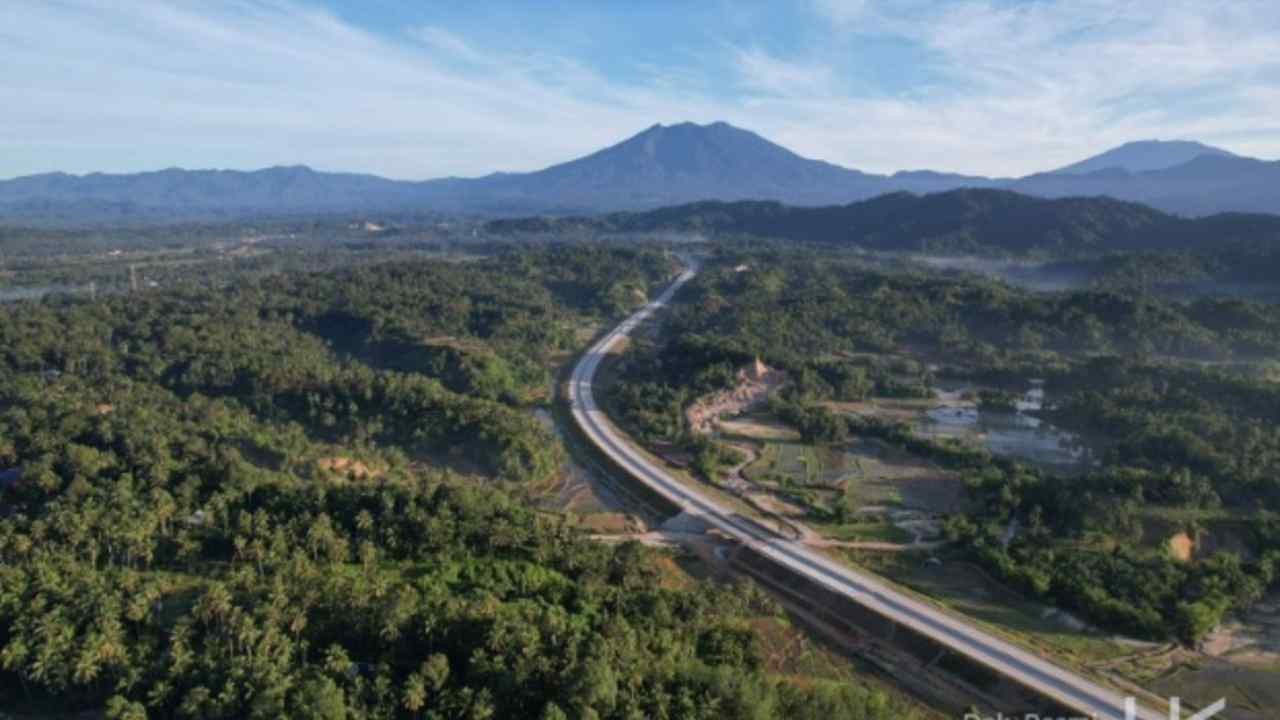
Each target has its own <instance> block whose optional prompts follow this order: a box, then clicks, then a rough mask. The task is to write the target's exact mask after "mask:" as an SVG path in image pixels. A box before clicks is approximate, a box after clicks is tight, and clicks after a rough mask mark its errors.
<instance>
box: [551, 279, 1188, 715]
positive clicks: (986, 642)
mask: <svg viewBox="0 0 1280 720" xmlns="http://www.w3.org/2000/svg"><path fill="white" fill-rule="evenodd" d="M697 271H698V268H697V266H692V267H690V268H689V269H687V270H685V271H684V272H683V273H682V274H681V275H680V276H679V277H678V278H676V280H675V282H673V283H672V284H671V286H670V287H668V288H667V289H666V290H665V291H664V292H663V293H662V294H661V295H660V296H659V297H658V298H657V299H656V300H654V301H653V302H651V303H649V304H648V305H646V306H645V307H644V308H642V309H640V310H639V311H637V312H636V313H635V314H633V315H631V316H630V317H628V318H627V319H626V320H624V321H623V322H622V324H621V325H619V326H618V327H616V328H615V329H614V330H613V331H612V332H610V333H609V334H607V335H605V336H604V337H603V338H601V339H600V340H599V341H598V342H596V344H595V345H593V346H592V347H591V348H590V349H589V350H587V352H586V353H585V354H584V355H583V356H582V358H581V359H580V360H579V361H578V364H577V365H576V366H575V367H574V370H573V374H572V376H571V377H570V382H569V401H570V405H571V408H572V413H573V417H574V419H575V421H576V422H577V423H578V425H579V426H580V427H581V428H582V431H583V432H584V433H585V434H586V435H587V437H588V438H590V439H591V440H592V442H594V443H595V444H596V445H597V446H598V447H599V449H600V450H601V452H603V453H605V454H606V455H608V456H609V457H610V458H611V459H612V460H613V461H614V462H615V463H616V464H617V465H618V466H619V467H621V468H622V469H624V470H625V471H626V472H627V473H629V474H630V475H632V476H634V477H635V479H637V480H639V481H640V482H643V483H644V484H645V485H647V486H648V487H650V488H651V489H653V490H654V491H655V492H657V493H658V494H660V495H662V496H663V497H664V498H666V499H667V500H668V501H669V502H671V503H672V504H674V505H675V506H676V507H679V508H681V509H683V510H684V512H686V513H689V514H691V515H695V516H698V517H699V518H700V519H701V520H702V521H703V522H705V523H707V524H708V525H710V526H712V527H715V528H717V529H719V530H720V531H721V532H723V533H725V534H726V535H728V536H730V537H732V538H734V539H736V540H737V541H739V542H741V543H744V544H745V545H748V546H750V547H751V548H752V549H753V550H755V551H756V552H757V553H759V554H760V555H763V556H765V557H767V558H769V559H770V560H772V561H774V562H776V563H778V564H779V565H782V566H784V567H786V568H788V569H790V570H791V571H793V572H795V573H798V574H799V575H801V576H803V577H805V578H806V579H808V580H810V581H811V582H814V583H817V584H820V585H822V586H825V587H827V588H829V589H830V590H832V591H834V592H836V593H839V594H841V595H844V596H845V597H848V598H849V599H851V600H853V601H855V602H857V603H859V604H860V605H863V606H865V607H867V608H868V609H870V610H872V611H874V612H876V613H878V614H880V615H881V616H883V617H886V618H888V619H890V620H893V621H894V622H897V623H898V624H900V625H903V626H905V627H908V628H911V629H912V630H914V631H916V632H918V633H919V634H921V635H924V636H926V637H929V638H931V639H932V640H934V641H935V642H937V643H939V644H941V645H943V646H945V647H947V648H949V649H951V650H952V651H954V652H956V653H959V654H961V655H963V656H965V657H968V658H970V659H972V660H974V661H976V662H978V663H981V664H982V665H985V666H987V667H988V668H990V669H992V670H993V671H995V672H996V673H998V674H1000V675H1001V676H1003V677H1006V678H1008V679H1010V680H1013V681H1015V682H1017V683H1020V684H1021V685H1023V686H1025V687H1027V688H1030V689H1031V690H1033V691H1035V692H1036V693H1037V694H1038V695H1040V696H1042V697H1046V698H1052V699H1053V700H1054V701H1056V702H1057V703H1059V704H1061V705H1063V706H1064V707H1067V708H1070V709H1071V710H1073V711H1075V712H1079V713H1082V714H1084V715H1086V716H1092V717H1094V718H1096V719H1097V720H1126V718H1127V717H1128V716H1126V712H1125V708H1126V701H1125V698H1124V697H1123V696H1122V695H1120V694H1119V693H1117V692H1115V691H1113V690H1110V689H1107V688H1104V687H1102V686H1100V685H1099V684H1097V683H1095V682H1093V681H1091V680H1089V679H1087V678H1084V677H1082V676H1080V675H1078V674H1076V673H1074V672H1072V671H1070V670H1067V669H1065V668H1063V667H1060V666H1058V665H1055V664H1053V663H1051V662H1049V661H1047V660H1045V659H1043V658H1041V657H1038V656H1036V655H1035V654H1033V653H1031V652H1028V651H1027V650H1024V649H1022V648H1020V647H1017V646H1015V645H1013V644H1012V643H1009V642H1006V641H1004V640H1002V639H1000V638H998V637H995V636H993V635H991V634H989V633H987V632H986V631H984V630H983V629H981V628H979V627H977V626H975V625H973V624H971V623H969V622H967V621H966V620H964V619H962V618H960V617H957V616H955V615H953V614H951V613H948V612H944V611H942V610H940V609H939V608H937V607H935V606H933V605H930V604H928V603H926V602H923V601H921V600H919V599H916V598H915V597H912V596H911V595H909V594H907V593H905V592H903V591H901V590H898V589H896V588H894V587H893V586H892V585H890V584H888V583H886V582H885V581H883V580H881V579H879V578H877V577H876V576H874V575H872V574H869V573H865V572H861V571H858V570H855V569H853V568H850V567H847V566H844V565H841V564H838V563H836V562H835V561H833V560H830V559H828V558H827V557H825V556H824V555H822V554H821V553H819V552H817V551H814V550H811V549H810V548H808V547H805V546H804V545H802V544H800V543H798V542H795V541H792V540H789V539H786V538H783V537H781V536H779V535H777V534H775V533H773V532H771V531H769V530H768V529H766V528H764V527H762V526H760V525H758V524H757V523H755V522H754V521H751V520H748V519H746V518H744V517H742V516H741V515H739V514H738V513H737V512H735V511H733V510H731V509H728V508H726V507H724V506H722V505H721V504H719V503H717V502H716V501H714V500H712V499H711V498H710V497H708V496H706V495H704V494H703V493H701V492H698V491H697V490H696V489H694V488H693V487H691V486H689V485H687V484H685V483H683V482H681V481H679V480H677V479H676V478H675V477H673V476H672V475H671V474H670V473H668V472H667V471H666V470H665V469H664V468H662V467H661V466H660V465H658V464H657V463H655V462H653V461H652V460H650V459H649V458H648V457H646V456H645V455H644V454H642V453H640V452H638V451H637V450H636V449H635V447H634V446H633V445H631V444H630V442H629V441H628V440H627V439H626V438H625V437H624V436H623V435H622V433H621V432H620V431H619V430H618V429H617V428H616V427H615V426H614V425H613V423H612V422H610V420H609V419H608V418H607V417H606V416H605V414H604V412H603V411H601V409H600V407H599V406H598V405H597V404H596V400H595V396H594V394H593V392H592V381H593V379H594V377H595V374H596V370H597V369H598V368H599V367H600V362H601V361H602V360H603V359H604V357H605V356H606V355H607V354H608V352H609V350H610V349H611V348H612V347H613V346H614V345H616V344H617V343H618V342H620V341H621V340H623V339H624V338H626V337H627V336H628V335H630V334H631V332H632V331H633V330H635V328H636V327H637V326H639V325H640V324H641V323H643V322H644V321H645V320H647V319H648V318H649V317H650V316H652V315H653V314H654V313H655V312H657V311H658V310H659V309H661V308H662V307H664V306H665V305H666V304H667V303H668V302H670V300H671V298H672V297H673V296H674V295H675V294H676V292H678V291H679V290H680V288H681V287H683V286H684V284H685V283H687V282H688V281H689V280H691V279H692V278H693V277H694V275H696V274H697ZM1050 709H1051V708H1044V709H1043V710H1044V711H1045V712H1047V711H1049V710H1050ZM1132 717H1134V718H1135V719H1137V720H1167V718H1166V717H1165V716H1164V715H1163V714H1160V713H1156V712H1155V711H1153V710H1150V709H1149V708H1145V707H1137V708H1136V711H1135V714H1134V715H1133V716H1132Z"/></svg>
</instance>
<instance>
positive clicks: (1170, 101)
mask: <svg viewBox="0 0 1280 720" xmlns="http://www.w3.org/2000/svg"><path fill="white" fill-rule="evenodd" d="M0 68H3V72H0V107H3V108H4V110H3V112H0V177H12V176H17V175H24V174H29V173H35V172H44V171H50V170H63V171H68V172H76V173H82V172H91V171H107V172H132V171H139V170H148V169H157V168H162V167H169V166H181V167H191V168H197V167H199V168H204V167H218V168H239V169H247V168H256V167H263V166H268V165H275V164H297V163H304V164H308V165H311V166H313V167H316V168H320V169H325V170H347V171H355V172H372V173H378V174H383V175H387V176H391V177H399V178H428V177H439V176H445V175H477V174H483V173H487V172H491V171H495V170H505V171H522V170H532V169H537V168H540V167H543V166H546V165H548V164H552V163H555V162H559V161H562V160H566V159H569V158H572V157H575V156H578V155H581V154H584V153H587V152H590V151H593V150H595V149H598V148H600V147H602V146H604V145H607V144H611V143H613V142H616V141H618V140H621V139H622V138H624V137H626V136H628V135H631V134H633V133H635V132H637V131H639V130H641V129H643V128H645V127H648V126H649V125H652V124H654V123H656V122H662V123H674V122H681V121H684V120H692V121H695V122H710V121H713V120H726V121H728V122H731V123H734V124H736V125H740V126H742V127H746V128H748V129H751V130H755V131H756V132H759V133H761V134H762V135H764V136H766V137H768V138H770V139H772V140H775V141H776V142H780V143H782V144H783V145H786V146H787V147H789V148H791V149H793V150H795V151H797V152H799V153H801V154H802V155H806V156H809V157H816V158H821V159H824V160H829V161H831V162H836V163H839V164H842V165H846V166H849V167H854V168H858V169H862V170H867V171H875V172H891V171H895V170H900V169H918V168H931V169H938V170H951V171H959V172H971V173H981V174H988V175H1016V174H1023V173H1028V172H1033V171H1036V170H1043V169H1048V168H1052V167H1057V166H1060V165H1064V164H1067V163H1069V162H1073V161H1075V160H1078V159H1081V158H1083V157H1085V156H1087V155H1090V154H1093V153H1096V152H1098V151H1101V150H1104V149H1106V148H1108V147H1111V146H1114V145H1117V144H1119V143H1122V142H1125V141H1128V140H1136V139H1146V138H1161V139H1174V138H1179V139H1197V140H1201V141H1204V142H1209V143H1213V144H1217V145H1220V146H1223V147H1226V148H1228V149H1230V150H1233V151H1235V152H1239V153H1243V154H1248V155H1254V156H1258V157H1264V158H1268V159H1271V158H1277V157H1280V2H1276V0H1229V1H1225V0H1018V1H1015V0H947V1H945V2H926V1H924V0H792V1H790V2H775V3H750V2H745V1H742V2H730V1H728V0H703V1H701V2H692V3H691V2H676V1H674V0H647V1H646V2H632V1H630V0H628V1H626V2H622V1H616V2H609V1H603V0H597V1H596V2H585V1H583V2H576V1H561V2H552V1H549V0H542V1H539V2H533V1H532V0H525V1H523V2H471V3H453V2H444V1H443V0H440V1H428V0H359V1H357V0H313V1H311V2H303V1H301V0H296V1H295V0H217V1H213V2H202V1H194V2H187V1H184V0H172V1H162V0H128V2H118V1H115V0H4V2H3V3H0Z"/></svg>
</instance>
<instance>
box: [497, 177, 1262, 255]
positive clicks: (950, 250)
mask: <svg viewBox="0 0 1280 720" xmlns="http://www.w3.org/2000/svg"><path fill="white" fill-rule="evenodd" d="M487 229H488V231H489V232H491V233H494V234H518V233H533V234H555V235H558V236H568V237H572V236H574V235H576V234H591V235H598V234H601V233H604V234H608V233H660V232H661V233H705V234H716V235H743V236H752V237H759V238H773V239H783V240H796V241H803V242H810V243H820V244H832V245H844V246H857V247H861V248H864V249H868V250H889V251H914V252H928V253H947V254H968V253H978V254H983V253H1000V254H1003V253H1018V254H1022V253H1029V252H1032V253H1040V254H1042V255H1051V256H1054V257H1063V256H1093V255H1097V254H1099V253H1106V252H1112V251H1120V250H1173V249H1179V250H1201V249H1222V248H1226V247H1242V248H1245V247H1249V248H1268V249H1269V248H1277V249H1280V216H1274V215H1247V214H1240V213H1226V214H1220V215H1214V216H1211V217H1204V218H1183V217H1178V216H1175V215H1170V214H1167V213H1164V212H1161V211H1159V210H1156V209H1153V208H1150V207H1147V206H1145V205H1140V204H1138V203H1131V202H1126V201H1122V200H1114V199H1111V198H1066V199H1046V198H1034V197H1029V196H1027V195H1022V194H1019V193H1015V192H1011V191H1008V190H995V189H971V188H970V189H960V190H950V191H947V192H942V193H934V194H930V195H923V196H920V195H913V194H910V193H891V194H888V195H880V196H878V197H875V198H872V199H870V200H863V201H861V202H856V203H849V204H846V205H832V206H825V207H797V206H792V205H783V204H781V203H778V202H772V201H739V202H719V201H708V202H700V203H691V204H688V205H680V206H674V207H665V208H659V209H656V210H646V211H639V212H618V213H610V214H605V215H597V216H590V217H546V216H542V217H529V218H512V219H501V220H494V221H491V222H490V223H488V225H487Z"/></svg>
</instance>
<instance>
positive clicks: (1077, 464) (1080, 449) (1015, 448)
mask: <svg viewBox="0 0 1280 720" xmlns="http://www.w3.org/2000/svg"><path fill="white" fill-rule="evenodd" d="M973 390H974V388H973V387H972V386H951V387H944V388H942V389H940V391H939V393H938V396H939V399H940V400H942V401H944V403H945V404H944V405H942V406H940V407H936V408H933V409H932V410H929V411H927V412H926V413H925V414H924V417H923V418H922V419H921V420H920V421H919V422H918V423H916V425H915V428H914V429H915V431H916V433H917V434H918V435H920V436H922V437H927V438H935V439H936V438H945V437H953V438H959V439H962V440H968V441H976V442H979V443H981V444H982V445H983V446H985V447H986V448H987V449H988V450H990V451H991V452H993V453H995V454H997V455H1002V456H1007V457H1015V458H1018V459H1021V460H1025V461H1027V462H1029V463H1032V464H1035V465H1039V466H1040V467H1043V468H1045V469H1047V470H1052V471H1054V472H1058V473H1066V474H1080V473H1083V472H1086V471H1088V470H1089V469H1090V468H1091V467H1093V466H1094V465H1096V462H1095V461H1094V458H1093V456H1092V453H1090V451H1089V448H1088V446H1087V445H1086V444H1085V443H1084V442H1083V441H1082V440H1081V439H1080V437H1079V436H1077V435H1075V434H1074V433H1071V432H1068V431H1066V430H1063V429H1061V428H1057V427H1054V426H1053V425H1052V424H1050V423H1049V422H1047V421H1045V420H1042V419H1040V418H1038V417H1036V416H1035V415H1034V414H1033V413H1035V412H1037V411H1039V410H1040V409H1041V408H1043V407H1044V400H1045V397H1044V387H1043V385H1042V384H1041V383H1039V382H1036V383H1034V384H1033V386H1032V388H1031V389H1030V390H1029V391H1028V392H1027V393H1026V394H1025V395H1024V396H1023V397H1022V399H1021V400H1019V401H1018V403H1017V411H1016V412H1010V411H995V410H980V409H978V408H976V407H973V406H972V405H970V404H961V405H959V406H957V403H956V401H957V400H958V399H959V398H960V396H961V395H962V394H964V393H965V392H969V391H973Z"/></svg>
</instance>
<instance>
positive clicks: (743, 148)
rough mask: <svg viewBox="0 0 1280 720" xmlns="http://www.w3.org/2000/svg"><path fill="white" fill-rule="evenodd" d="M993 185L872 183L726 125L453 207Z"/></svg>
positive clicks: (843, 195) (592, 205)
mask: <svg viewBox="0 0 1280 720" xmlns="http://www.w3.org/2000/svg"><path fill="white" fill-rule="evenodd" d="M994 182H996V181H992V180H988V179H986V178H977V177H967V176H963V175H952V174H947V173H933V172H919V173H898V174H897V175H893V176H885V175H873V174H869V173H864V172H860V171H858V170H850V169H848V168H843V167H840V166H839V165H833V164H831V163H828V162H823V161H821V160H811V159H809V158H805V157H801V156H800V155H797V154H795V153H794V152H791V151H790V150H788V149H786V148H784V147H782V146H781V145H778V144H776V143H773V142H770V141H768V140H766V139H765V138H763V137H761V136H759V135H757V134H756V133H753V132H750V131H748V130H743V129H741V128H737V127H734V126H732V125H729V124H728V123H724V122H715V123H711V124H708V125H695V124H694V123H680V124H677V125H669V126H668V125H654V126H652V127H650V128H648V129H647V130H644V131H643V132H641V133H639V134H637V135H635V136H633V137H630V138H628V139H626V140H624V141H622V142H620V143H618V144H616V145H613V146H610V147H607V148H605V149H603V150H600V151H598V152H595V153H592V154H590V155H587V156H585V157H582V158H578V159H576V160H571V161H569V162H567V163H563V164H560V165H553V166H551V167H549V168H546V169H544V170H539V171H536V172H531V173H522V174H507V175H501V176H490V177H486V178H480V179H477V180H467V181H459V184H458V185H457V186H456V188H455V190H456V193H457V194H456V200H457V202H458V203H459V205H461V206H463V207H467V208H469V209H473V210H482V211H487V212H494V213H501V214H511V213H513V212H519V211H522V210H523V211H528V210H538V211H541V212H552V213H564V212H575V211H576V212H601V211H609V210H624V209H637V208H651V207H661V206H664V205H672V204H678V203H685V202H690V201H692V200H746V199H760V198H767V199H772V200H778V201H782V202H788V203H794V204H799V205H822V204H828V203H837V202H848V201H849V200H851V199H859V198H867V197H873V196H875V195H880V194H883V193H885V192H890V191H894V190H908V191H913V192H928V191H931V190H935V189H940V188H955V187H962V186H966V185H975V186H989V185H992V184H993V183H994Z"/></svg>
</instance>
